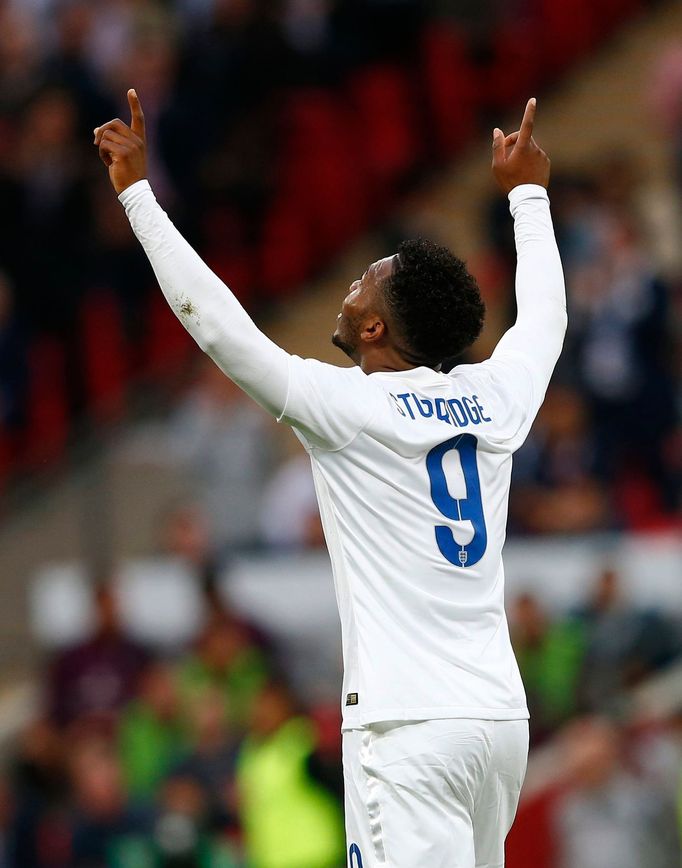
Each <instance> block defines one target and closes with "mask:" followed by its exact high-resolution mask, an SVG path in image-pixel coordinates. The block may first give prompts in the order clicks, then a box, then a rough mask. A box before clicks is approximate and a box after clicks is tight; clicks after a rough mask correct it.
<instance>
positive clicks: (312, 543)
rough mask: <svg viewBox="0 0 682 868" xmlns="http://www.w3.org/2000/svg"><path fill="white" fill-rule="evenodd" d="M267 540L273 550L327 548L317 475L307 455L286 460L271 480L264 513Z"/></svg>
mask: <svg viewBox="0 0 682 868" xmlns="http://www.w3.org/2000/svg"><path fill="white" fill-rule="evenodd" d="M260 527H261V534H262V538H263V541H264V542H265V543H266V544H267V545H268V546H271V547H273V548H290V549H306V548H319V547H321V546H323V545H324V534H323V532H322V522H321V521H320V510H319V507H318V505H317V497H316V495H315V484H314V482H313V472H312V469H311V467H310V459H309V458H308V456H307V455H305V454H303V455H296V456H294V457H293V458H290V459H289V460H288V461H285V462H284V463H283V464H282V465H281V467H280V468H279V469H278V470H277V471H276V473H275V474H274V475H273V477H272V478H271V479H270V481H269V483H268V486H267V488H266V490H265V494H264V496H263V503H262V507H261V514H260Z"/></svg>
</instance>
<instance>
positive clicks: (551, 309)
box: [492, 99, 567, 410]
mask: <svg viewBox="0 0 682 868" xmlns="http://www.w3.org/2000/svg"><path fill="white" fill-rule="evenodd" d="M535 109H536V105H535V100H534V99H533V100H529V102H528V105H527V106H526V111H525V113H524V117H523V121H522V122H521V127H520V129H519V130H518V132H515V133H512V134H511V135H509V136H505V135H504V133H503V132H502V131H501V130H499V129H496V130H495V132H494V134H493V173H494V175H495V178H496V180H497V182H498V184H499V185H500V187H501V188H502V190H503V191H504V192H505V193H507V195H508V197H509V205H510V210H511V213H512V216H513V218H514V236H515V240H516V253H517V269H516V302H517V317H516V322H515V324H514V325H513V326H512V327H511V328H510V329H509V331H507V332H506V333H505V335H504V336H503V337H502V339H501V340H500V342H499V343H498V345H497V347H496V348H495V351H494V353H493V356H492V358H493V360H500V361H502V360H505V361H506V362H508V363H509V362H512V360H518V362H519V363H520V364H521V365H522V366H523V367H524V368H525V369H526V370H527V371H528V372H529V374H530V376H531V377H532V381H533V392H534V394H535V400H534V403H535V404H536V406H535V408H534V409H535V410H537V407H538V406H539V403H540V402H541V401H542V399H543V397H544V393H545V390H546V389H547V385H548V384H549V380H550V377H551V375H552V371H553V370H554V366H555V365H556V362H557V360H558V358H559V355H560V353H561V349H562V346H563V341H564V336H565V333H566V325H567V316H566V290H565V285H564V273H563V268H562V265H561V259H560V256H559V250H558V247H557V243H556V239H555V236H554V227H553V225H552V216H551V213H550V207H549V198H548V196H547V186H548V184H549V175H550V161H549V158H548V157H547V155H546V154H545V152H544V151H543V150H542V149H541V148H540V147H539V146H538V145H537V143H536V142H535V139H534V138H533V124H534V120H535Z"/></svg>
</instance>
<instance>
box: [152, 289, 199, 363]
mask: <svg viewBox="0 0 682 868" xmlns="http://www.w3.org/2000/svg"><path fill="white" fill-rule="evenodd" d="M145 344H146V347H145V351H144V363H143V364H144V369H145V373H146V374H148V375H151V376H156V377H162V378H163V377H165V376H167V375H168V374H169V373H173V372H174V371H177V369H178V368H179V367H181V366H182V365H183V364H184V363H185V362H186V360H187V358H188V357H189V354H190V352H191V349H192V344H193V342H192V338H191V337H190V336H189V334H188V333H187V331H186V330H185V329H184V328H183V327H182V325H181V324H180V323H179V322H178V319H177V317H176V316H175V314H174V313H173V311H172V310H171V309H170V307H169V306H168V302H167V301H166V299H165V298H164V297H163V294H162V293H161V290H160V289H159V288H158V286H157V287H154V289H153V290H152V292H151V293H150V296H149V305H148V308H147V336H146V341H145Z"/></svg>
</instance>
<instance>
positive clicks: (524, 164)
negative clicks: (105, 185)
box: [94, 90, 550, 374]
mask: <svg viewBox="0 0 682 868" xmlns="http://www.w3.org/2000/svg"><path fill="white" fill-rule="evenodd" d="M128 104H129V106H130V114H131V121H130V124H129V125H128V124H125V123H124V122H123V121H122V120H120V118H116V119H115V120H112V121H109V122H108V123H106V124H103V125H102V126H101V127H97V128H96V129H95V131H94V133H95V142H94V143H95V145H96V146H97V147H98V148H99V155H100V157H101V159H102V162H103V163H104V165H105V166H106V167H107V168H108V169H109V178H110V180H111V183H112V186H113V188H114V190H116V192H117V193H118V194H120V193H122V192H123V191H124V190H126V189H127V188H128V187H130V186H131V185H132V184H135V183H136V182H137V181H141V180H143V179H144V178H146V177H147V159H146V137H145V124H144V114H143V111H142V106H141V104H140V100H139V98H138V96H137V94H136V92H135V91H134V90H129V91H128ZM535 110H536V101H535V99H530V100H529V101H528V103H527V105H526V110H525V112H524V115H523V120H522V121H521V126H520V127H519V129H518V130H517V131H516V132H514V133H511V134H510V135H508V136H506V135H505V134H504V132H503V131H502V130H500V129H498V128H495V130H494V131H493V160H492V170H493V175H494V176H495V180H496V181H497V183H498V185H499V187H500V189H501V190H502V192H504V193H509V192H510V191H511V190H512V189H513V188H514V187H517V186H518V185H520V184H539V185H541V186H543V187H547V185H548V183H549V172H550V163H549V158H548V157H547V154H545V152H544V151H543V150H542V149H541V148H539V147H538V145H537V144H536V142H535V140H534V139H533V124H534V121H535ZM398 265H399V263H398V257H397V255H396V256H389V257H387V258H385V259H379V260H378V261H377V262H373V263H372V264H371V265H370V266H369V268H368V269H367V271H366V272H365V273H364V274H363V276H362V277H361V278H360V279H359V280H356V281H354V282H353V283H352V284H351V286H350V290H349V293H348V295H347V296H346V298H345V300H344V302H343V305H342V307H341V313H340V314H339V315H338V318H337V323H336V331H335V332H334V334H333V336H332V342H333V343H334V345H335V346H337V347H339V348H340V349H341V350H343V352H344V353H346V355H347V356H349V358H351V359H352V360H353V361H354V362H355V364H356V365H359V366H360V367H361V368H362V370H363V371H364V372H365V373H366V374H373V373H377V372H379V371H409V370H412V369H413V368H415V367H419V366H420V364H422V363H421V362H420V361H419V359H418V358H417V357H416V356H415V355H414V354H413V353H412V352H411V351H410V348H409V347H408V346H407V344H406V342H405V340H404V338H403V337H402V335H401V333H400V329H399V328H398V326H397V323H395V322H394V321H393V318H392V317H391V313H390V311H389V309H388V306H387V305H386V301H385V292H384V289H385V287H386V285H387V284H386V281H388V280H389V279H390V277H391V275H392V274H393V271H394V269H395V268H397V267H398Z"/></svg>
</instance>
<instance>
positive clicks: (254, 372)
mask: <svg viewBox="0 0 682 868" xmlns="http://www.w3.org/2000/svg"><path fill="white" fill-rule="evenodd" d="M128 102H129V104H130V110H131V123H130V126H128V125H127V124H125V123H123V121H121V120H118V119H116V120H113V121H109V122H108V123H106V124H104V125H103V126H101V127H98V128H97V129H96V130H95V145H97V146H98V148H99V153H100V157H101V158H102V161H103V162H104V164H105V165H106V166H107V167H108V169H109V177H110V179H111V183H112V185H113V187H114V189H115V190H116V192H117V193H118V194H119V199H120V201H121V202H122V204H123V205H124V207H125V209H126V213H127V215H128V219H129V220H130V224H131V226H132V228H133V231H134V232H135V235H136V236H137V238H138V240H139V241H140V243H141V244H142V247H143V248H144V250H145V253H146V254H147V256H148V258H149V261H150V262H151V265H152V268H153V269H154V273H155V274H156V277H157V280H158V281H159V285H160V286H161V289H162V291H163V294H164V295H165V297H166V299H167V301H168V303H169V305H170V306H171V308H172V310H173V312H174V313H175V315H176V316H177V317H178V319H179V320H180V322H181V323H182V324H183V325H184V327H185V328H186V329H187V331H188V332H189V333H190V334H191V335H192V337H193V338H194V339H195V341H196V342H197V343H198V344H199V346H200V347H201V349H202V350H204V352H206V353H208V355H210V356H211V358H212V359H213V360H214V361H215V362H216V364H217V365H218V366H219V367H220V368H221V369H222V370H223V371H224V372H225V374H227V376H228V377H230V379H231V380H234V382H235V383H237V384H238V385H239V386H241V387H242V388H243V389H244V391H245V392H247V393H248V394H249V395H251V396H252V397H253V398H255V400H256V401H258V403H259V404H261V406H263V407H265V409H266V410H268V411H269V412H271V413H273V414H274V415H276V416H280V415H281V414H282V412H283V410H284V407H285V404H286V399H287V390H288V384H289V358H290V357H289V354H288V353H286V352H285V351H284V350H283V349H281V347H278V346H277V345H276V344H274V343H273V342H272V341H271V340H270V339H269V338H268V337H266V336H265V335H264V334H263V333H262V332H261V331H260V330H259V329H258V328H257V326H256V325H255V323H254V322H253V320H252V319H251V318H250V317H249V315H248V314H247V313H246V311H245V310H244V308H243V307H242V306H241V304H240V303H239V301H238V300H237V299H236V298H235V296H234V295H233V293H232V292H231V291H230V290H229V289H228V287H227V286H226V285H225V284H224V283H223V282H222V281H221V280H220V279H219V278H218V277H217V276H216V275H215V274H214V273H213V272H212V271H211V269H210V268H209V267H208V266H207V265H206V264H205V263H204V262H203V260H202V259H201V257H200V256H199V255H198V254H197V253H196V252H195V251H194V250H193V249H192V247H191V246H190V245H189V244H188V243H187V241H186V240H185V239H184V238H183V237H182V235H181V234H180V233H179V232H178V230H177V229H176V228H175V226H174V225H173V224H172V223H171V221H170V220H169V218H168V216H167V215H166V213H165V211H164V210H163V209H162V208H161V206H160V205H159V204H158V202H157V201H156V198H155V196H154V194H153V193H152V190H151V187H150V186H149V183H148V181H147V180H145V179H146V176H147V170H146V155H145V127H144V115H143V113H142V107H141V106H140V101H139V99H138V97H137V94H136V93H135V91H134V90H131V91H129V92H128Z"/></svg>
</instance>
